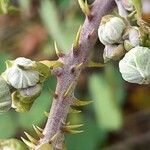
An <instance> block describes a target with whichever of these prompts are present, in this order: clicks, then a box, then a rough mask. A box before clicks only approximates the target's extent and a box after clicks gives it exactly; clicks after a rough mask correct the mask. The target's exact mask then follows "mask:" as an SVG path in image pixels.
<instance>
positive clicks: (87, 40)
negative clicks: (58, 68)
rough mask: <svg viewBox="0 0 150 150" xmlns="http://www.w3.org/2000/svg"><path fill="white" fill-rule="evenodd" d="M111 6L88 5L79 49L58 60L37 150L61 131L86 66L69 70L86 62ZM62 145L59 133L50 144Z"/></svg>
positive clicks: (107, 1) (105, 1)
mask: <svg viewBox="0 0 150 150" xmlns="http://www.w3.org/2000/svg"><path fill="white" fill-rule="evenodd" d="M114 6H115V3H114V0H95V2H94V3H93V4H92V5H91V16H92V18H91V19H90V20H89V18H88V17H86V19H85V22H84V24H83V26H82V29H81V35H80V40H79V45H78V48H77V49H76V50H75V49H73V47H72V48H71V50H70V53H69V54H67V55H65V56H64V57H61V58H60V59H61V61H63V63H64V66H63V68H62V72H61V74H60V75H59V76H57V86H56V91H55V93H56V94H57V95H58V97H57V98H53V103H52V107H51V110H50V113H49V117H48V120H47V123H46V126H45V128H44V131H43V135H44V136H43V138H41V139H40V141H39V144H38V145H37V147H36V150H38V148H39V146H40V145H42V144H44V143H47V142H49V141H50V140H51V138H52V137H53V136H54V135H55V134H56V133H58V132H60V130H61V128H62V127H63V126H64V123H65V122H66V118H67V114H68V112H69V108H70V105H71V104H72V103H73V101H74V89H75V86H76V84H77V81H78V78H79V76H80V74H81V71H82V70H83V69H84V68H85V65H82V67H81V68H78V70H75V71H74V72H72V71H71V70H72V67H73V66H76V65H77V64H81V63H83V64H86V62H87V61H88V60H89V51H90V50H92V49H93V47H94V45H95V42H96V40H97V38H98V35H97V30H98V27H99V24H100V20H101V18H102V17H103V16H104V15H106V14H107V13H109V12H110V11H111V10H112V9H113V8H114ZM93 29H94V30H93ZM91 33H92V34H91ZM89 35H90V36H89ZM72 83H73V87H72V91H71V92H70V93H69V94H68V95H67V96H65V97H64V93H65V92H66V90H67V89H68V87H69V86H70V85H71V84H72ZM63 142H64V134H63V133H62V132H61V133H60V135H59V136H58V137H57V138H56V140H55V141H53V142H52V145H53V147H54V149H58V150H60V149H62V145H63Z"/></svg>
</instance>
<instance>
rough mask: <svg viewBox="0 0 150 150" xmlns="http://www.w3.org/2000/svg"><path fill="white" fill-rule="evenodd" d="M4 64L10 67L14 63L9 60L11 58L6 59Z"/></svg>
mask: <svg viewBox="0 0 150 150" xmlns="http://www.w3.org/2000/svg"><path fill="white" fill-rule="evenodd" d="M5 64H6V68H7V69H8V68H11V67H12V66H13V64H14V61H11V60H6V61H5Z"/></svg>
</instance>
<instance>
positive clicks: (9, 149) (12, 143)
mask: <svg viewBox="0 0 150 150" xmlns="http://www.w3.org/2000/svg"><path fill="white" fill-rule="evenodd" d="M0 149H1V150H28V148H27V147H26V145H25V144H24V143H23V142H21V141H20V140H17V139H6V140H0Z"/></svg>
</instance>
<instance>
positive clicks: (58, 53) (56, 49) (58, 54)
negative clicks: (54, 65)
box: [54, 42, 65, 57]
mask: <svg viewBox="0 0 150 150" xmlns="http://www.w3.org/2000/svg"><path fill="white" fill-rule="evenodd" d="M54 48H55V52H56V55H57V56H58V57H63V56H64V55H65V54H64V53H62V51H60V50H59V49H58V46H57V43H56V42H54Z"/></svg>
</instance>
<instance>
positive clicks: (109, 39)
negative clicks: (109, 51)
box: [98, 17, 126, 45]
mask: <svg viewBox="0 0 150 150" xmlns="http://www.w3.org/2000/svg"><path fill="white" fill-rule="evenodd" d="M103 20H104V19H103ZM125 28H126V25H125V23H124V21H123V19H121V18H119V17H112V18H110V20H108V21H107V22H106V23H105V24H101V25H100V26H99V29H98V36H99V39H100V41H101V42H102V43H103V44H104V45H108V44H115V43H120V42H121V41H122V34H123V31H124V30H125Z"/></svg>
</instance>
